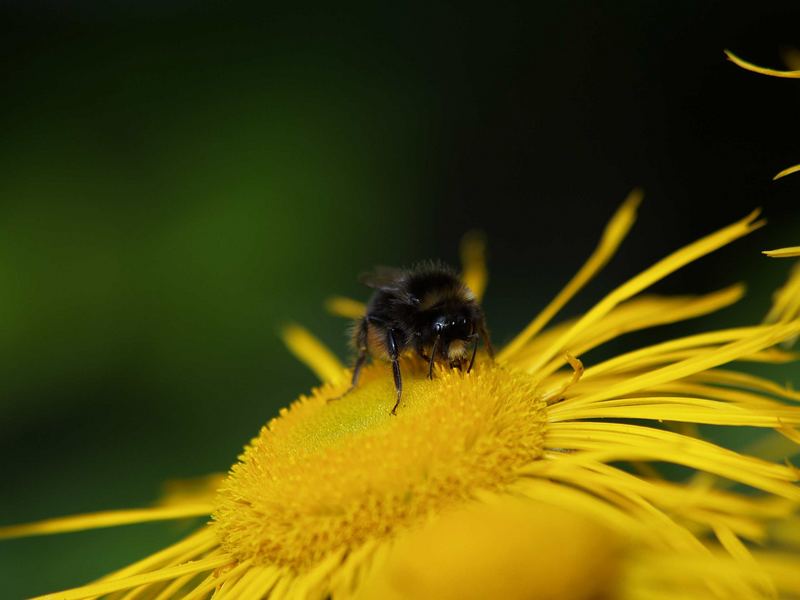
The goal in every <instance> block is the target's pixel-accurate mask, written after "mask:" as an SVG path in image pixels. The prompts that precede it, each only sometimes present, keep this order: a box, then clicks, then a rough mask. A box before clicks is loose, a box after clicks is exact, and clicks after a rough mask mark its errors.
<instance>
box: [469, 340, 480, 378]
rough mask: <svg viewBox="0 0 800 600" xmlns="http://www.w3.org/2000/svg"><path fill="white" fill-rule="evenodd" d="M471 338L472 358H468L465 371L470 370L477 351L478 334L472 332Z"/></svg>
mask: <svg viewBox="0 0 800 600" xmlns="http://www.w3.org/2000/svg"><path fill="white" fill-rule="evenodd" d="M470 337H471V338H472V358H470V359H469V366H468V367H467V373H469V372H470V371H472V365H474V364H475V355H476V354H477V353H478V337H479V336H478V334H477V333H473V334H472V335H471V336H470Z"/></svg>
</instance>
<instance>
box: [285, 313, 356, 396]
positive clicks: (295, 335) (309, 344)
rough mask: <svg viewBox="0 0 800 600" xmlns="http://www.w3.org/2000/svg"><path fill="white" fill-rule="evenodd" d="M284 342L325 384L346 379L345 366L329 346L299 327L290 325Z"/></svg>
mask: <svg viewBox="0 0 800 600" xmlns="http://www.w3.org/2000/svg"><path fill="white" fill-rule="evenodd" d="M282 337H283V341H284V343H285V344H286V346H287V348H289V350H290V351H291V353H292V354H294V355H295V357H297V359H298V360H299V361H300V362H302V363H303V364H304V365H306V366H307V367H308V368H309V369H311V370H312V371H314V373H315V374H316V376H317V377H319V379H320V381H322V382H323V383H326V382H330V383H338V382H340V381H342V379H343V377H344V372H345V371H344V365H342V363H341V362H339V359H338V358H336V355H335V354H334V353H333V352H331V351H330V350H329V349H328V347H327V346H325V345H324V344H323V343H322V342H320V341H319V340H318V339H317V338H315V337H314V336H313V335H311V334H310V333H309V332H308V331H307V330H306V329H304V328H303V327H300V326H299V325H288V326H286V327H284V329H283V332H282Z"/></svg>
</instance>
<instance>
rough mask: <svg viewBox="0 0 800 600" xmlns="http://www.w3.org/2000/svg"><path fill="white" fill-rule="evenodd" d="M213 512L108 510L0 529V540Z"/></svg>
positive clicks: (196, 507) (187, 507) (202, 507)
mask: <svg viewBox="0 0 800 600" xmlns="http://www.w3.org/2000/svg"><path fill="white" fill-rule="evenodd" d="M212 510H213V508H212V506H211V505H209V504H184V505H180V506H163V507H155V508H140V509H133V510H109V511H105V512H97V513H88V514H85V515H76V516H70V517H60V518H56V519H45V520H42V521H36V522H35V523H25V524H22V525H10V526H7V527H0V539H3V538H14V537H27V536H32V535H49V534H53V533H67V532H69V531H83V530H85V529H100V528H103V527H116V526H117V525H129V524H132V523H146V522H149V521H169V520H173V519H186V518H189V517H201V516H208V515H210V514H211V511H212Z"/></svg>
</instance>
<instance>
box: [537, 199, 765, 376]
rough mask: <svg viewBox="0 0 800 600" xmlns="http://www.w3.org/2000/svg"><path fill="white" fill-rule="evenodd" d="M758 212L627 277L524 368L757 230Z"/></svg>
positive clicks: (541, 363) (544, 360)
mask: <svg viewBox="0 0 800 600" xmlns="http://www.w3.org/2000/svg"><path fill="white" fill-rule="evenodd" d="M758 214H759V211H757V210H756V211H753V212H752V213H750V214H749V215H748V216H746V217H745V218H744V219H742V220H740V221H737V222H736V223H733V224H732V225H729V226H727V227H724V228H722V229H720V230H719V231H716V232H715V233H712V234H710V235H707V236H705V237H703V238H700V239H699V240H697V241H696V242H693V243H691V244H689V245H688V246H684V247H683V248H681V249H680V250H676V251H675V252H673V253H672V254H670V255H669V256H667V257H665V258H663V259H661V260H660V261H658V262H657V263H656V264H654V265H653V266H652V267H650V268H649V269H646V270H644V271H642V272H641V273H639V274H638V275H637V276H636V277H634V278H632V279H630V280H628V281H627V282H626V283H624V284H622V285H621V286H619V287H618V288H616V289H615V290H614V291H612V292H611V293H610V294H608V295H607V296H606V297H605V298H603V299H602V300H601V301H600V302H598V303H597V304H596V305H595V306H594V308H592V309H591V310H590V311H589V312H587V313H586V314H585V315H584V316H583V317H581V318H580V319H579V320H578V321H577V322H576V323H575V324H574V325H573V326H572V327H571V328H570V329H569V330H568V331H566V332H565V333H564V334H563V335H561V336H560V337H559V338H558V339H557V340H556V341H555V342H554V343H553V344H551V345H550V347H549V348H548V349H547V350H546V351H544V352H543V353H542V354H541V355H540V356H539V357H538V358H537V360H536V361H535V362H534V363H533V364H532V365H528V367H527V370H528V371H529V372H531V373H536V372H537V371H538V370H539V369H540V368H541V367H542V366H544V365H545V364H547V363H548V362H549V361H550V360H551V359H552V358H553V357H554V356H555V355H556V354H558V353H559V352H560V351H561V349H563V348H567V349H569V345H570V344H571V343H572V342H573V341H574V340H575V338H576V337H578V336H579V335H580V334H581V333H582V332H584V331H585V330H586V329H587V328H588V327H590V326H591V325H594V324H595V323H597V322H598V321H599V320H600V319H602V318H603V317H604V316H606V315H607V314H608V313H609V312H610V311H611V310H613V309H614V307H616V306H617V305H619V304H620V303H621V302H624V301H625V300H627V299H628V298H631V297H632V296H635V295H636V294H638V293H639V292H641V291H642V290H644V289H646V288H648V287H650V286H651V285H653V284H654V283H656V282H657V281H660V280H661V279H663V278H664V277H666V276H667V275H669V274H671V273H673V272H675V271H677V270H678V269H680V268H681V267H683V266H685V265H687V264H689V263H691V262H694V261H695V260H697V259H698V258H700V257H701V256H705V255H706V254H710V253H711V252H714V251H715V250H718V249H719V248H721V247H723V246H725V245H727V244H729V243H731V242H733V241H734V240H737V239H739V238H740V237H743V236H745V235H747V234H748V233H751V232H752V231H753V230H755V229H757V228H758V227H760V226H761V225H763V222H761V221H758V222H757V221H755V219H756V217H758Z"/></svg>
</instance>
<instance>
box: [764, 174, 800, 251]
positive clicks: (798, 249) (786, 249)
mask: <svg viewBox="0 0 800 600" xmlns="http://www.w3.org/2000/svg"><path fill="white" fill-rule="evenodd" d="M797 170H798V171H800V165H798V166H797ZM762 254H766V255H767V256H771V257H772V258H791V257H795V256H800V246H792V247H790V248H778V249H776V250H764V252H763V253H762Z"/></svg>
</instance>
